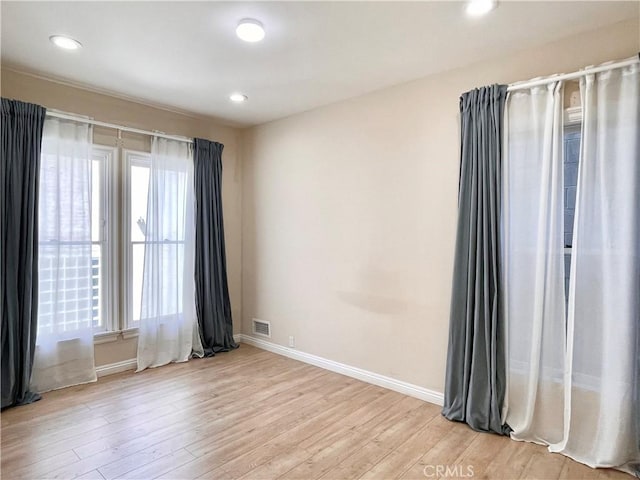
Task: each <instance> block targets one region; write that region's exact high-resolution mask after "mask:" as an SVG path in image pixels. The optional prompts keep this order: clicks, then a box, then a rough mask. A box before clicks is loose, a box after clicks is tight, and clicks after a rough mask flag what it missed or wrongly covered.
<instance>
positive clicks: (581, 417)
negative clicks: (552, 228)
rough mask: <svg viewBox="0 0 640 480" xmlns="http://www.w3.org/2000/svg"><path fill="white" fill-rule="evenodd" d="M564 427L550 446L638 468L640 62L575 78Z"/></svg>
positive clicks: (596, 461) (587, 459)
mask: <svg viewBox="0 0 640 480" xmlns="http://www.w3.org/2000/svg"><path fill="white" fill-rule="evenodd" d="M580 89H581V94H582V108H583V124H582V144H581V156H580V168H579V173H578V190H577V199H576V219H575V224H574V237H573V254H572V265H571V280H570V287H569V316H568V321H567V331H568V336H569V339H570V340H569V342H568V343H567V362H568V365H567V375H566V377H565V383H564V387H565V392H566V395H567V402H566V407H565V409H564V435H563V438H562V440H561V441H560V442H557V444H555V445H551V446H550V448H549V449H550V450H551V451H557V452H561V453H564V454H566V455H568V456H570V457H572V458H574V459H576V460H578V461H580V462H583V463H586V464H587V465H590V466H592V467H610V466H616V467H622V468H623V469H625V470H627V471H628V472H630V473H634V474H636V475H640V429H639V425H638V422H639V421H640V420H639V419H640V404H639V403H638V401H639V399H638V395H639V394H640V381H639V377H640V371H639V370H638V362H640V349H639V346H638V343H639V337H640V65H639V64H635V65H632V66H630V67H625V68H619V69H615V70H610V71H607V72H603V73H599V74H596V75H587V76H586V77H583V78H582V79H581V83H580Z"/></svg>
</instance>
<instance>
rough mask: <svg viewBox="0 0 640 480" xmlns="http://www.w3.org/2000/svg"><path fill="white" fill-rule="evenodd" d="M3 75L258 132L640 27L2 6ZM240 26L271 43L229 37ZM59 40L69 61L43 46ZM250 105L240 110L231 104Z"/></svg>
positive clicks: (524, 13) (629, 7)
mask: <svg viewBox="0 0 640 480" xmlns="http://www.w3.org/2000/svg"><path fill="white" fill-rule="evenodd" d="M1 9H2V31H1V35H2V37H1V40H2V63H3V64H4V65H5V66H9V67H12V68H15V69H18V70H22V71H27V72H32V73H37V74H41V75H44V76H47V77H50V78H55V79H60V80H67V81H70V82H72V83H74V84H79V85H83V86H88V87H92V88H95V89H99V90H101V91H107V92H112V93H115V94H120V95H124V96H127V97H132V98H135V99H138V100H141V101H144V102H147V103H151V104H154V105H160V106H166V107H171V108H173V109H177V110H182V111H188V112H193V113H198V114H202V115H207V116H211V117H215V118H217V119H220V120H223V121H224V122H226V123H228V124H230V125H236V126H246V125H254V124H259V123H263V122H267V121H270V120H274V119H277V118H281V117H285V116H288V115H291V114H294V113H297V112H301V111H305V110H309V109H312V108H315V107H318V106H321V105H326V104H328V103H332V102H335V101H338V100H342V99H345V98H350V97H354V96H357V95H361V94H364V93H366V92H370V91H373V90H377V89H380V88H383V87H387V86H390V85H394V84H398V83H403V82H407V81H410V80H413V79H416V78H420V77H423V76H426V75H429V74H433V73H436V72H440V71H444V70H448V69H451V68H456V67H460V66H463V65H467V64H471V63H475V62H479V61H482V60H486V59H488V58H492V57H497V56H501V55H505V54H507V53H512V52H515V51H518V50H522V49H526V48H530V47H533V46H535V45H540V44H545V43H548V42H551V41H554V40H556V39H559V38H562V37H565V36H569V35H572V34H575V33H579V32H581V31H587V30H590V29H594V28H597V27H599V26H604V25H607V24H612V23H615V22H617V21H621V20H624V19H628V18H633V17H635V18H637V17H638V16H639V15H640V3H639V2H637V1H630V2H629V1H627V2H611V1H603V2H598V1H587V2H576V1H569V2H560V1H551V2H505V1H502V2H501V3H500V5H499V7H498V8H497V9H496V10H494V11H493V12H491V13H490V14H489V15H488V16H486V17H483V18H480V19H478V18H468V17H467V16H466V15H465V14H464V4H463V3H460V2H397V1H396V2H8V1H2V2H1ZM244 17H253V18H256V19H259V20H260V21H262V22H263V24H264V25H265V29H266V32H267V36H266V38H265V40H264V41H263V42H261V43H258V44H248V43H244V42H242V41H240V40H239V39H238V38H237V37H236V36H235V32H234V30H235V27H236V24H237V22H238V21H239V20H240V19H242V18H244ZM53 34H66V35H69V36H71V37H73V38H76V39H77V40H79V41H80V42H81V43H82V44H83V46H84V48H82V49H80V50H78V51H74V52H68V51H63V50H60V49H58V48H56V47H55V46H54V45H53V44H51V42H49V40H48V38H49V36H50V35H53ZM234 91H241V92H243V93H245V94H246V95H248V96H249V101H248V102H246V103H245V104H241V105H237V104H233V103H231V102H230V101H229V100H228V95H229V94H230V93H231V92H234Z"/></svg>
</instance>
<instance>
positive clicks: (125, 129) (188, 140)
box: [47, 109, 193, 143]
mask: <svg viewBox="0 0 640 480" xmlns="http://www.w3.org/2000/svg"><path fill="white" fill-rule="evenodd" d="M47 115H49V116H51V117H55V118H62V119H64V120H74V121H76V122H84V123H88V124H90V125H96V126H98V127H106V128H112V129H114V130H120V131H121V132H131V133H139V134H142V135H149V136H153V137H162V138H168V139H169V140H176V141H178V142H186V143H193V138H188V137H182V136H179V135H167V134H166V133H161V132H152V131H150V130H142V129H140V128H132V127H125V126H124V125H117V124H115V123H107V122H100V121H98V120H94V119H92V118H86V117H81V116H79V115H73V114H71V113H66V112H60V111H58V110H48V109H47Z"/></svg>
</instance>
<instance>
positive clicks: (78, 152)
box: [31, 117, 96, 392]
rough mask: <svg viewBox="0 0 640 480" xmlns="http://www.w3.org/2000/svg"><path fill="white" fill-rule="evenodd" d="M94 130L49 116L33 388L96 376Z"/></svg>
mask: <svg viewBox="0 0 640 480" xmlns="http://www.w3.org/2000/svg"><path fill="white" fill-rule="evenodd" d="M91 135H92V130H91V127H90V126H89V125H87V124H83V123H77V122H73V121H69V120H60V119H56V118H50V117H48V118H46V120H45V123H44V131H43V134H42V153H41V157H42V161H41V167H40V191H39V207H38V208H39V214H38V215H39V218H38V229H39V231H38V237H39V248H38V277H39V278H38V334H37V339H36V352H35V359H34V365H33V373H32V376H31V388H32V389H33V390H36V391H38V392H44V391H47V390H53V389H56V388H62V387H67V386H70V385H76V384H80V383H86V382H92V381H95V380H96V370H95V364H94V350H93V325H92V321H93V320H92V312H93V307H92V297H93V288H92V269H91V156H90V150H91Z"/></svg>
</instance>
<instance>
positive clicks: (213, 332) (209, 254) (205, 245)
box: [194, 138, 238, 355]
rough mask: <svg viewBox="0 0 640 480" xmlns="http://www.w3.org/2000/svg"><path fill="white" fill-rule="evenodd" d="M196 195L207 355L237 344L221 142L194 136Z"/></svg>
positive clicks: (199, 296) (199, 297)
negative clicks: (230, 286) (228, 282)
mask: <svg viewBox="0 0 640 480" xmlns="http://www.w3.org/2000/svg"><path fill="white" fill-rule="evenodd" d="M194 148H195V152H194V165H195V197H196V246H195V256H196V266H195V282H196V309H197V312H198V323H199V327H200V336H201V338H202V344H203V347H204V351H205V354H206V355H213V354H215V353H217V352H227V351H229V350H231V349H234V348H237V347H238V345H237V344H236V343H235V341H234V340H233V323H232V318H231V304H230V301H229V287H228V284H227V262H226V253H225V244H224V222H223V216H222V149H223V148H224V146H223V145H222V144H220V143H216V142H210V141H208V140H203V139H200V138H196V139H194Z"/></svg>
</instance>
